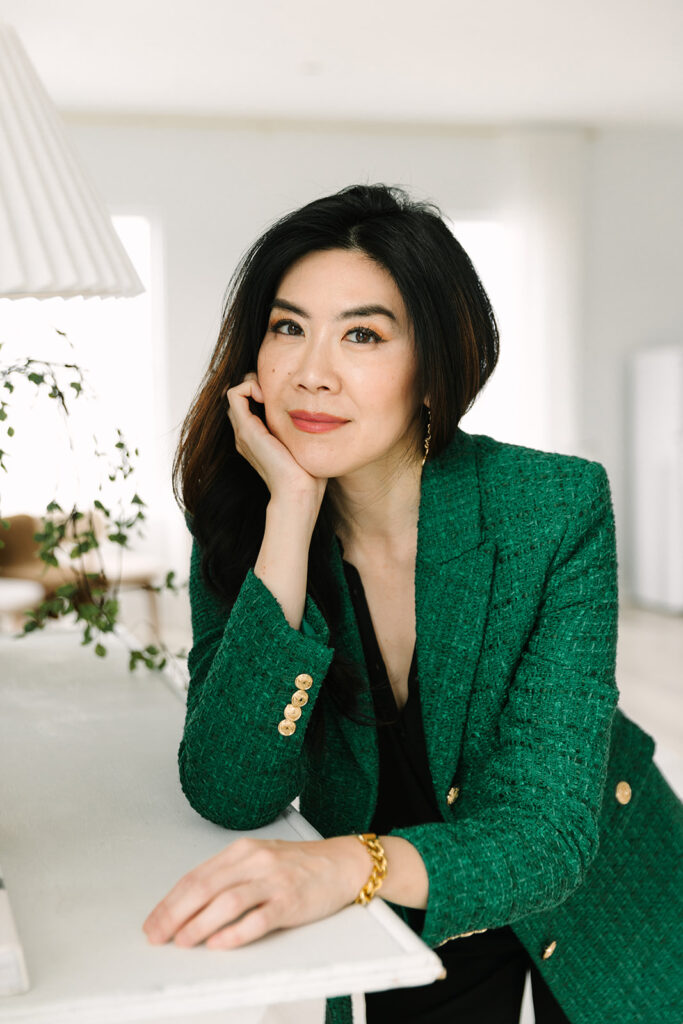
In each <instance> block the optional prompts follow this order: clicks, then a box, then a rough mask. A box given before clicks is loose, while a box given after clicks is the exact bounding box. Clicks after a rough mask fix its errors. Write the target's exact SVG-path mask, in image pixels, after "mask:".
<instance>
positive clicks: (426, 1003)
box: [342, 558, 561, 1024]
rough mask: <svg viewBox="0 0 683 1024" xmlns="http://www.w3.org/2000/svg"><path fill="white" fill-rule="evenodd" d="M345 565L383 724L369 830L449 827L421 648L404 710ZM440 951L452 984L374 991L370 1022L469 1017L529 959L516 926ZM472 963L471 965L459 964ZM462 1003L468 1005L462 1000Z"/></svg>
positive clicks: (447, 1022)
mask: <svg viewBox="0 0 683 1024" xmlns="http://www.w3.org/2000/svg"><path fill="white" fill-rule="evenodd" d="M342 564H343V566H344V573H345V575H346V582H347V584H348V587H349V592H350V594H351V600H352V602H353V607H354V611H355V615H356V621H357V624H358V630H359V633H360V637H361V641H362V644H363V654H364V656H365V664H366V667H367V671H368V677H369V679H370V686H371V690H372V697H373V702H374V707H375V715H376V720H377V743H378V748H379V788H378V793H377V805H376V807H375V813H374V815H373V818H372V821H371V823H370V828H369V831H371V832H375V833H376V834H377V835H387V834H388V833H389V832H391V830H392V829H393V828H402V827H405V826H407V825H421V824H424V823H426V822H431V821H443V818H442V816H441V814H440V812H439V808H438V804H437V802H436V797H435V794H434V787H433V785H432V779H431V774H430V771H429V761H428V758H427V746H426V743H425V736H424V729H423V724H422V708H421V706H420V690H419V683H418V678H417V648H415V650H413V660H412V663H411V666H410V674H409V676H408V699H407V701H406V703H405V705H404V706H403V708H402V709H401V710H400V711H399V709H398V707H397V705H396V700H395V698H394V693H393V690H392V689H391V683H390V682H389V677H388V675H387V670H386V666H385V664H384V660H383V658H382V654H381V651H380V649H379V644H378V643H377V637H376V636H375V631H374V628H373V625H372V619H371V617H370V610H369V608H368V603H367V600H366V597H365V591H364V590H363V583H362V580H361V578H360V575H359V573H358V570H357V569H356V567H355V566H353V565H351V563H350V562H347V561H345V560H344V559H343V558H342ZM406 910H407V914H408V921H409V924H410V926H411V928H412V929H413V930H414V931H415V932H417V934H418V935H419V934H420V933H421V931H422V928H423V925H424V917H425V911H424V910H416V909H412V908H406ZM438 953H439V956H440V957H441V959H442V960H443V962H444V963H445V964H446V965H447V967H448V974H447V979H446V981H440V982H438V984H436V983H435V984H433V985H420V986H417V987H414V988H409V989H405V988H403V989H391V990H389V991H386V992H369V993H367V995H366V999H365V1003H366V1015H367V1020H368V1022H370V1024H372V1022H375V1021H377V1022H380V1021H382V1022H384V1021H387V1020H392V1021H403V1020H405V1021H411V1024H418V1022H420V1024H421V1022H423V1021H424V1022H425V1024H427V1022H429V1024H451V1022H452V1020H453V1019H454V1018H453V1012H454V1010H462V1011H463V1012H464V1011H465V1010H467V1011H469V1010H470V1009H472V1008H474V1009H476V1007H477V996H476V992H475V990H474V978H475V976H476V971H479V972H480V973H481V975H482V981H481V985H482V988H483V989H484V990H485V989H486V988H487V986H489V984H490V983H491V981H492V979H493V978H494V977H495V970H496V968H497V965H498V964H499V963H502V964H505V963H506V962H508V961H509V958H510V955H511V954H513V955H514V954H517V955H518V956H521V957H523V958H526V953H525V951H524V947H523V946H522V945H521V943H520V942H519V940H518V939H517V937H516V935H515V934H514V932H513V931H512V929H511V928H510V927H509V926H506V927H503V928H495V929H489V931H488V932H485V933H481V934H475V935H472V936H470V937H467V938H458V939H452V940H451V941H449V942H447V943H445V944H444V945H443V946H441V947H440V948H439V950H438ZM473 956H474V957H475V958H476V962H477V964H478V965H479V966H478V967H477V968H475V967H474V962H475V961H474V960H472V959H471V958H472V957H473ZM501 958H502V960H501ZM465 962H466V967H463V966H460V965H462V964H464V963H465ZM520 992H521V989H520ZM463 993H464V994H463ZM468 993H469V994H468ZM501 998H502V999H503V1000H505V999H507V998H508V994H507V990H506V991H505V992H503V991H502V990H501ZM461 999H464V1001H463V1002H460V1000H461ZM468 1000H469V1001H468ZM558 1019H561V1018H558Z"/></svg>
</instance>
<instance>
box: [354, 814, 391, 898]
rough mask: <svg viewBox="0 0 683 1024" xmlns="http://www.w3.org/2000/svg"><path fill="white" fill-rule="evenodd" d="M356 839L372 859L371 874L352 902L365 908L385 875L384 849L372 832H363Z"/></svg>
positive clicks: (385, 860) (385, 859)
mask: <svg viewBox="0 0 683 1024" xmlns="http://www.w3.org/2000/svg"><path fill="white" fill-rule="evenodd" d="M356 838H357V839H359V840H360V841H361V843H362V844H363V846H364V847H365V848H366V850H367V851H368V853H369V854H370V856H371V857H372V873H371V875H370V877H369V878H368V880H367V882H366V883H365V885H364V886H363V888H362V889H361V891H360V892H359V893H358V895H357V896H356V899H355V900H354V903H361V904H362V905H363V906H365V904H366V903H369V902H370V900H371V899H372V897H373V896H374V895H375V893H376V892H377V890H378V889H379V887H380V886H381V884H382V882H383V880H384V877H385V875H386V873H387V858H386V855H385V853H384V847H383V846H382V844H381V843H380V841H379V839H378V838H377V836H376V835H375V833H374V832H364V833H363V834H362V835H357V836H356Z"/></svg>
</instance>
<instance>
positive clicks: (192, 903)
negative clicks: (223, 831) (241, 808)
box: [142, 838, 254, 944]
mask: <svg viewBox="0 0 683 1024" xmlns="http://www.w3.org/2000/svg"><path fill="white" fill-rule="evenodd" d="M253 844H254V841H253V840H251V839H248V838H244V839H238V840H237V841H236V842H234V843H231V845H230V846H228V847H227V848H226V849H225V850H222V851H221V852H220V853H219V854H217V855H216V856H215V857H211V858H210V859H209V860H207V861H205V862H204V863H203V864H200V865H199V866H198V867H196V868H194V870H193V871H190V872H188V874H186V875H184V876H183V877H182V878H181V879H180V881H179V882H176V884H175V885H174V886H173V888H172V889H171V890H170V892H168V893H167V895H166V896H165V897H164V898H163V900H161V901H160V902H159V903H158V904H157V905H156V907H155V908H154V909H153V910H152V912H151V913H150V914H149V916H148V917H147V919H146V920H145V922H144V924H143V926H142V929H143V931H144V932H145V933H146V935H147V938H148V939H149V941H150V942H152V943H155V944H156V943H163V942H168V940H169V939H171V938H172V937H173V936H174V935H175V934H176V932H177V931H178V930H179V929H180V928H181V927H182V926H183V925H184V924H185V922H186V921H189V920H190V919H191V918H193V917H194V916H195V915H196V914H197V913H198V912H199V911H200V910H202V909H203V907H205V906H206V905H207V904H208V903H210V902H211V900H213V899H214V898H215V897H216V896H217V894H218V893H219V892H221V891H222V890H223V889H226V888H229V887H230V886H231V885H234V884H235V882H236V881H239V880H240V875H239V871H240V869H239V867H238V866H237V865H238V864H239V862H240V861H241V860H244V858H245V857H247V856H248V855H249V854H250V853H252V852H253ZM236 872H237V874H236Z"/></svg>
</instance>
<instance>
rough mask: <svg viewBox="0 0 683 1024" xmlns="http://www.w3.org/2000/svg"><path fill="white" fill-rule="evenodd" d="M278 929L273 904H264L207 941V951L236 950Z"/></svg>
mask: <svg viewBox="0 0 683 1024" xmlns="http://www.w3.org/2000/svg"><path fill="white" fill-rule="evenodd" d="M277 927H278V925H277V918H276V915H275V914H274V912H273V903H272V901H271V902H270V903H264V904H262V905H261V906H260V907H256V908H255V909H254V910H252V911H250V912H249V913H248V914H245V916H244V917H242V918H240V920H239V921H237V922H236V923H235V924H232V925H229V926H228V927H227V928H222V929H221V930H220V931H219V932H216V934H215V935H212V936H211V938H209V939H207V940H206V946H207V949H235V948H236V947H237V946H246V945H247V944H248V943H249V942H255V941H256V940H257V939H261V938H263V936H264V935H267V934H268V932H271V931H274V930H275V929H276V928H277Z"/></svg>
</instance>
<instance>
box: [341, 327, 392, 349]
mask: <svg viewBox="0 0 683 1024" xmlns="http://www.w3.org/2000/svg"><path fill="white" fill-rule="evenodd" d="M351 334H355V335H357V336H358V337H357V338H356V341H355V342H354V344H356V345H367V344H369V343H371V342H375V341H383V339H382V338H380V336H379V334H377V333H376V332H375V331H371V330H370V328H369V327H354V328H353V330H351V331H348V332H347V335H346V336H347V338H348V337H349V335H351Z"/></svg>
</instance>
